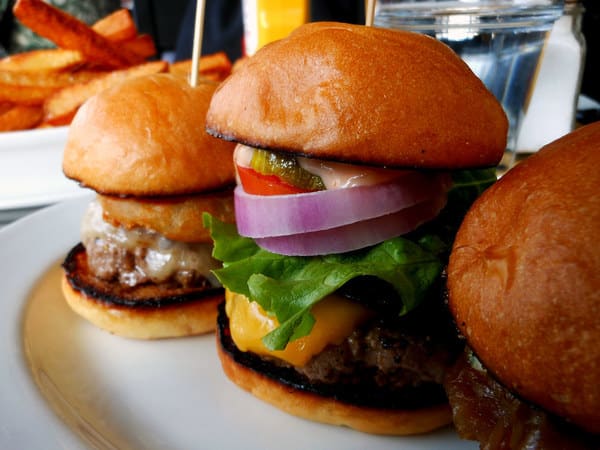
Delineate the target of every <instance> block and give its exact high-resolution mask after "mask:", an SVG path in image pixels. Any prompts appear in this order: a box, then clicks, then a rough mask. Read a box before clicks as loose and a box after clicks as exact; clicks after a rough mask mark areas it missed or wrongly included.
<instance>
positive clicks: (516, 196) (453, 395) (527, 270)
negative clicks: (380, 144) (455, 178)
mask: <svg viewBox="0 0 600 450" xmlns="http://www.w3.org/2000/svg"><path fill="white" fill-rule="evenodd" d="M599 166H600V122H596V123H595V124H591V125H588V126H586V127H583V128H580V129H578V130H577V131H575V132H573V133H571V134H569V135H567V136H565V137H563V138H561V139H559V140H556V141H554V142H553V143H551V144H549V145H547V146H546V147H544V148H542V149H541V150H540V151H539V152H538V153H536V154H535V155H533V156H531V157H530V158H529V159H527V160H526V161H524V162H522V163H520V164H519V165H518V166H517V167H515V168H514V169H512V170H510V171H509V172H508V173H507V174H506V175H504V176H503V177H502V178H501V179H500V180H499V181H498V183H496V184H495V185H494V186H493V187H492V188H490V189H489V190H488V191H486V192H485V193H484V194H483V195H482V196H481V197H480V198H479V199H478V200H477V202H476V203H475V204H474V206H473V208H472V209H471V210H470V211H469V213H468V214H467V216H466V218H465V220H464V222H463V224H462V226H461V227H460V230H459V232H458V234H457V237H456V240H455V242H454V248H453V250H452V254H451V256H450V263H449V266H448V288H449V304H450V309H451V311H452V313H453V315H454V317H455V319H456V324H457V325H458V327H459V328H460V330H461V332H462V333H463V335H464V337H465V338H466V341H467V343H468V347H467V350H466V352H465V354H464V355H463V356H462V357H461V358H460V359H459V360H458V362H457V363H456V365H455V367H453V368H452V369H451V370H450V371H449V372H448V375H447V379H446V382H445V386H446V389H447V391H448V396H449V399H450V403H451V405H452V409H453V412H454V422H455V424H456V428H457V430H458V431H459V433H460V435H461V436H463V437H464V438H467V439H473V440H477V441H479V442H480V443H481V447H482V448H486V449H504V448H511V449H537V448H539V449H570V450H575V449H584V448H585V449H588V448H589V449H598V448H600V345H599V342H600V244H599V243H598V232H599V231H600V196H599V193H600V191H599V187H600V171H599V170H598V167H599Z"/></svg>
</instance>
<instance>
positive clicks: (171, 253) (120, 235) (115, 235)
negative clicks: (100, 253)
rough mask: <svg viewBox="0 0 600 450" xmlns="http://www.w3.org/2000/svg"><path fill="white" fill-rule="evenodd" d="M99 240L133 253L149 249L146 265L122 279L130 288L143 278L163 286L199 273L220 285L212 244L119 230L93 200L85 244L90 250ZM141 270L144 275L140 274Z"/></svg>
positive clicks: (83, 229) (84, 227)
mask: <svg viewBox="0 0 600 450" xmlns="http://www.w3.org/2000/svg"><path fill="white" fill-rule="evenodd" d="M98 240H101V241H103V242H107V243H110V244H112V245H117V246H119V247H121V248H124V249H127V250H130V251H134V250H135V249H137V248H146V249H147V251H146V252H145V256H144V264H143V265H142V266H138V267H136V268H135V269H134V270H132V271H131V273H130V274H122V276H121V279H122V280H124V281H125V282H126V283H127V284H129V285H135V284H136V279H138V278H139V276H140V275H145V276H147V277H148V278H150V279H151V280H152V281H153V282H155V283H160V282H163V281H165V280H168V279H169V278H171V277H172V276H173V275H174V274H175V273H177V272H182V271H196V273H200V274H202V275H203V276H204V277H205V278H207V279H208V280H209V281H210V283H211V284H212V285H213V286H220V283H219V282H218V281H217V279H216V278H215V276H214V275H213V274H212V273H211V272H210V271H211V270H212V269H217V268H218V267H219V263H218V262H217V261H216V260H214V259H213V258H212V256H211V253H212V245H211V244H197V243H193V244H192V243H186V242H177V241H172V240H170V239H167V238H166V237H164V236H162V235H161V234H159V233H157V232H155V231H152V230H147V229H144V228H132V229H125V228H123V227H115V226H113V225H111V224H110V223H108V222H106V221H104V219H103V213H102V207H101V206H100V204H99V203H98V202H97V201H93V202H91V203H90V205H89V206H88V209H87V210H86V212H85V214H84V217H83V220H82V224H81V242H82V243H83V245H84V247H90V246H91V245H92V244H93V243H94V242H97V241H98ZM139 271H143V272H144V273H143V274H140V273H139Z"/></svg>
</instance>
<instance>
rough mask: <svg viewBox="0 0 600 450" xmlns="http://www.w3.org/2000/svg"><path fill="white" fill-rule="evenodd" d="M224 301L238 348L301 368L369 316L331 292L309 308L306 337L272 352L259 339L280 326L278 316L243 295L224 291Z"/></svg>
mask: <svg viewBox="0 0 600 450" xmlns="http://www.w3.org/2000/svg"><path fill="white" fill-rule="evenodd" d="M225 301H226V304H225V305H226V306H225V309H226V312H227V316H228V317H229V328H230V331H231V338H232V339H233V342H234V343H235V345H236V346H237V348H238V349H240V350H241V351H250V352H252V353H256V354H258V355H263V356H267V355H268V356H273V357H276V358H279V359H282V360H284V361H287V362H288V363H290V364H292V365H294V366H300V367H301V366H303V365H305V364H306V363H307V362H308V361H309V360H310V359H311V358H312V357H313V356H314V355H316V354H318V353H320V352H322V351H323V349H325V347H326V346H327V345H329V344H340V343H341V342H342V341H343V340H344V339H345V338H346V337H348V336H349V335H350V334H351V333H352V331H354V330H355V329H356V328H357V327H358V326H359V325H360V324H361V323H363V322H364V321H365V320H367V319H369V318H370V317H371V315H372V313H371V312H370V311H369V310H368V309H367V308H365V307H364V306H362V305H359V304H358V303H356V302H352V301H350V300H347V299H345V298H343V297H341V296H339V295H330V296H328V297H326V298H325V299H323V300H321V301H320V302H319V303H317V304H316V305H315V306H314V307H313V308H312V310H311V313H312V314H313V316H314V318H315V324H314V326H313V329H312V331H311V332H310V334H309V335H308V336H304V337H301V338H300V339H296V340H295V341H292V342H290V343H289V344H288V345H287V347H286V348H285V349H284V350H275V351H271V350H269V349H267V348H266V347H265V345H264V344H263V343H262V338H263V336H265V335H266V334H267V333H269V332H270V331H272V330H274V329H275V328H277V327H278V326H279V323H278V321H277V319H276V318H275V317H271V316H269V315H267V314H266V313H265V311H264V310H263V309H262V307H261V306H260V305H259V304H258V303H256V302H251V301H250V300H248V298H247V297H246V296H244V295H241V294H236V293H234V292H230V291H229V290H226V291H225Z"/></svg>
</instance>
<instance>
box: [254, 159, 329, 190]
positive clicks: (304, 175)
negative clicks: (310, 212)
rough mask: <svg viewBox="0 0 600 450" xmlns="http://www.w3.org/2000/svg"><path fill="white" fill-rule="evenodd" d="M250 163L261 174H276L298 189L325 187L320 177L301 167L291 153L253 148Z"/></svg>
mask: <svg viewBox="0 0 600 450" xmlns="http://www.w3.org/2000/svg"><path fill="white" fill-rule="evenodd" d="M250 165H251V167H252V168H253V169H254V170H256V171H257V172H259V173H262V174H263V175H276V176H278V177H279V178H281V179H282V180H283V181H285V182H286V183H289V184H291V185H293V186H296V187H298V188H300V189H304V190H307V191H320V190H324V189H325V184H324V183H323V180H321V177H319V176H318V175H315V174H312V173H310V172H309V171H307V170H306V169H304V168H302V167H301V166H300V164H298V161H297V160H296V157H295V156H293V155H288V154H284V153H275V152H270V151H267V150H261V149H255V150H254V153H253V155H252V161H251V162H250Z"/></svg>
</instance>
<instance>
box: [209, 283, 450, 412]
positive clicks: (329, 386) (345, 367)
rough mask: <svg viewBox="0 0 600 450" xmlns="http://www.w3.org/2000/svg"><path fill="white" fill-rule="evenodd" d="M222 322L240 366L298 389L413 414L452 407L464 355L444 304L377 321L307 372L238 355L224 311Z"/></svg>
mask: <svg viewBox="0 0 600 450" xmlns="http://www.w3.org/2000/svg"><path fill="white" fill-rule="evenodd" d="M363 281H364V280H363ZM358 290H360V289H358ZM353 291H354V289H353ZM379 304H380V305H381V304H387V302H386V301H383V302H382V301H379ZM218 321H219V325H218V330H219V338H220V339H221V343H222V344H223V347H224V348H225V350H226V351H227V352H228V353H229V355H230V356H231V357H233V358H234V359H235V360H236V362H238V363H240V364H243V365H245V366H246V367H250V368H252V369H253V370H255V371H256V372H257V373H262V374H264V375H265V376H267V377H270V378H273V379H276V380H278V381H280V382H282V383H285V384H287V385H288V386H291V387H293V388H296V389H299V390H302V391H308V392H313V393H316V394H318V395H325V396H329V397H333V398H335V399H337V400H340V401H343V402H347V403H351V404H355V405H364V406H373V407H384V408H403V409H412V408H421V407H425V406H431V405H435V404H439V403H443V402H447V399H446V395H445V393H444V390H443V388H442V381H443V378H444V374H445V372H446V370H447V369H448V368H449V367H450V366H451V365H452V364H453V362H454V361H455V359H456V357H457V356H458V355H459V354H460V352H461V350H462V342H461V341H460V340H459V339H458V338H457V335H456V331H455V330H454V327H453V325H452V322H451V320H450V319H449V315H448V312H447V311H446V308H445V305H444V304H443V303H442V302H440V299H439V298H438V299H431V301H427V302H425V303H424V304H423V305H421V306H420V307H419V308H417V310H415V311H412V312H411V314H410V315H408V316H402V317H398V316H397V315H395V316H394V315H389V314H386V318H382V315H378V317H376V318H374V319H373V320H371V321H369V322H367V323H366V324H364V325H363V326H362V327H360V328H359V329H357V330H355V331H354V332H353V333H352V334H351V335H350V336H348V337H347V338H346V339H345V340H344V341H343V342H341V343H340V344H338V345H329V346H328V347H326V348H325V350H324V351H322V352H321V353H319V354H317V355H315V356H314V357H313V358H312V359H311V360H310V361H309V362H308V363H307V364H306V365H304V366H302V367H298V366H293V365H291V364H289V363H287V362H285V361H283V360H280V359H277V358H273V357H262V356H258V355H256V354H254V353H251V352H242V351H239V350H238V349H237V348H236V347H235V345H234V343H233V341H232V340H231V336H230V332H229V328H228V318H227V315H226V314H225V311H224V306H221V310H220V313H219V319H218Z"/></svg>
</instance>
